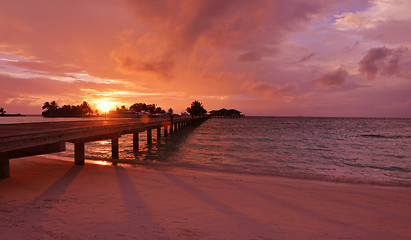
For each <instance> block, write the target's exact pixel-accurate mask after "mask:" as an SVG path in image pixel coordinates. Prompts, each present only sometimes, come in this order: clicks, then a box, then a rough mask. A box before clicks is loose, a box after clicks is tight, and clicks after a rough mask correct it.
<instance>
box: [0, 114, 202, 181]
mask: <svg viewBox="0 0 411 240" xmlns="http://www.w3.org/2000/svg"><path fill="white" fill-rule="evenodd" d="M206 119H207V117H191V116H187V117H176V118H174V120H173V122H172V123H171V122H170V121H169V119H168V118H141V119H120V120H95V121H77V122H48V123H26V124H7V125H0V178H4V177H9V176H10V162H9V160H10V159H14V158H20V157H26V156H34V155H39V154H48V153H55V152H62V151H65V146H66V145H65V144H66V142H71V143H74V163H75V164H77V165H83V164H84V159H85V156H84V152H85V143H87V142H92V141H99V140H106V139H110V140H111V146H112V158H113V159H118V158H119V146H118V138H119V137H121V135H124V134H133V150H137V149H138V147H139V146H138V144H139V141H138V137H139V133H140V132H144V131H146V132H147V144H149V145H150V144H151V143H152V130H153V129H156V130H157V140H160V139H161V137H162V136H164V137H167V136H168V134H171V133H173V132H175V131H179V130H180V129H182V128H183V127H186V126H188V125H190V124H193V123H197V122H201V121H205V120H206ZM162 133H163V134H162Z"/></svg>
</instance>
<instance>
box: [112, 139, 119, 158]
mask: <svg viewBox="0 0 411 240" xmlns="http://www.w3.org/2000/svg"><path fill="white" fill-rule="evenodd" d="M118 157H119V155H118V138H117V137H114V138H112V139H111V158H112V159H118Z"/></svg>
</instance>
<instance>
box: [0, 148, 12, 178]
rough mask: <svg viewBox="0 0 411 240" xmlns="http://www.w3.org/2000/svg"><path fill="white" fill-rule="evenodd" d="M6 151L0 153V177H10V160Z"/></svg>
mask: <svg viewBox="0 0 411 240" xmlns="http://www.w3.org/2000/svg"><path fill="white" fill-rule="evenodd" d="M7 155H8V154H7V153H0V178H8V177H10V160H9V158H8V156H7Z"/></svg>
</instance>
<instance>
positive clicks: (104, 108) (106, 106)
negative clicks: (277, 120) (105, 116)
mask: <svg viewBox="0 0 411 240" xmlns="http://www.w3.org/2000/svg"><path fill="white" fill-rule="evenodd" d="M114 107H115V104H114V103H113V102H109V101H102V102H100V103H99V104H97V109H98V110H99V111H101V112H104V113H108V112H109V111H110V110H112V109H114Z"/></svg>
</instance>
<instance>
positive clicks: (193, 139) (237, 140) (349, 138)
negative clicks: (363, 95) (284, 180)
mask: <svg viewBox="0 0 411 240" xmlns="http://www.w3.org/2000/svg"><path fill="white" fill-rule="evenodd" d="M139 140H140V149H139V151H138V152H133V150H132V149H133V148H132V136H131V135H123V136H122V137H121V138H120V139H119V144H120V159H119V162H120V163H125V164H129V165H130V166H134V165H144V166H150V167H152V166H154V167H162V166H172V167H183V168H195V169H200V170H205V171H225V172H235V173H249V174H256V175H272V176H284V177H291V178H304V179H317V180H324V181H337V182H348V183H366V184H379V185H401V186H411V119H382V118H304V117H301V118H300V117H245V118H241V119H209V120H207V121H205V122H204V123H202V124H201V125H198V126H191V127H188V128H185V129H183V130H182V131H180V132H178V133H174V134H172V135H170V136H169V137H167V138H164V137H163V138H162V139H161V140H160V141H156V130H153V144H152V145H151V146H150V147H149V146H147V144H146V133H145V132H142V133H140V139H139ZM66 146H67V150H66V152H63V153H57V154H55V156H57V157H60V158H66V159H70V160H72V159H73V157H74V153H73V149H74V146H73V145H72V144H70V143H67V144H66ZM110 158H111V142H110V140H107V141H97V142H91V143H87V144H86V159H90V160H95V161H101V160H106V161H109V160H110Z"/></svg>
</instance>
